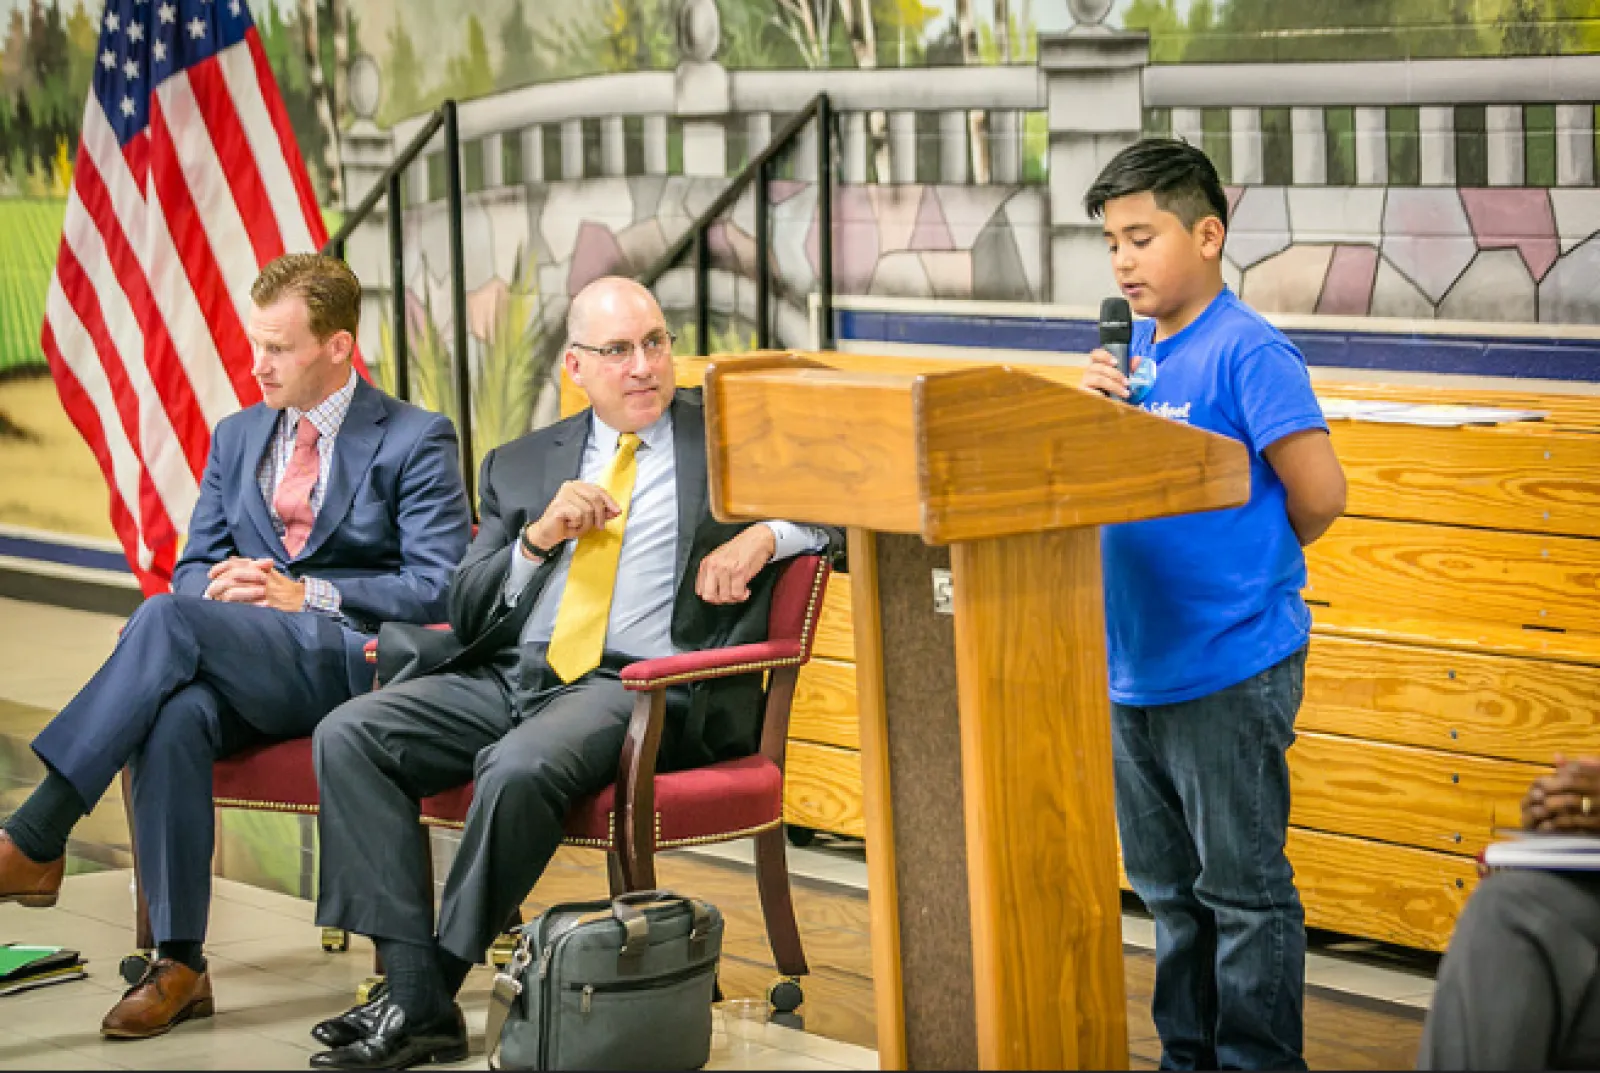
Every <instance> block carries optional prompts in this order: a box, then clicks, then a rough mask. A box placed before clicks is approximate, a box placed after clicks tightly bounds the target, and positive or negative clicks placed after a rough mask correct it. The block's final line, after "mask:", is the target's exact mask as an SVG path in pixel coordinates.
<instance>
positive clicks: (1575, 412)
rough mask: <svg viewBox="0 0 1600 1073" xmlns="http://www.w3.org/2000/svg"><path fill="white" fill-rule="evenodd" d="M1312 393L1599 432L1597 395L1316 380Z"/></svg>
mask: <svg viewBox="0 0 1600 1073" xmlns="http://www.w3.org/2000/svg"><path fill="white" fill-rule="evenodd" d="M1312 388H1313V389H1314V390H1315V391H1316V393H1317V394H1318V395H1319V396H1321V397H1323V398H1328V399H1373V400H1377V401H1380V402H1428V403H1437V404H1439V405H1443V406H1489V407H1495V408H1503V409H1508V410H1542V411H1544V412H1545V413H1548V414H1549V415H1550V416H1549V417H1548V418H1547V419H1545V420H1544V421H1540V422H1536V423H1535V424H1536V426H1537V427H1544V428H1555V427H1563V426H1565V427H1572V428H1600V395H1595V394H1585V393H1579V392H1556V391H1545V392H1534V391H1501V390H1498V389H1490V390H1484V389H1482V388H1441V387H1434V386H1433V385H1431V384H1430V385H1420V384H1378V383H1367V382H1364V381H1354V380H1334V379H1330V378H1325V377H1316V378H1315V379H1314V380H1313V382H1312Z"/></svg>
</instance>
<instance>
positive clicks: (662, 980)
mask: <svg viewBox="0 0 1600 1073" xmlns="http://www.w3.org/2000/svg"><path fill="white" fill-rule="evenodd" d="M716 971H717V966H716V963H715V962H711V961H706V962H702V963H701V964H699V965H693V966H690V967H689V968H687V969H679V970H678V971H677V972H671V973H667V974H666V975H665V976H652V977H651V978H650V979H648V980H621V981H618V982H617V983H613V984H598V985H596V984H568V985H567V986H566V990H568V991H577V992H579V993H580V994H582V996H583V998H582V1000H581V1001H580V1002H579V1003H578V1012H580V1013H589V1012H590V1010H591V1009H592V1008H593V1004H594V996H595V995H596V994H602V995H608V994H616V993H618V992H627V991H655V990H657V989H659V988H663V987H671V986H672V985H673V984H680V983H683V982H684V981H685V980H692V979H694V978H695V977H696V976H704V975H706V974H708V973H714V972H716Z"/></svg>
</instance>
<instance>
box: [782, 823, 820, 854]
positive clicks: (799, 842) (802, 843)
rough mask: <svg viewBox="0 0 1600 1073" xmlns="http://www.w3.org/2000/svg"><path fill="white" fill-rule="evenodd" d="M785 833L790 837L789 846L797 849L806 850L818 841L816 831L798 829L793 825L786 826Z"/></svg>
mask: <svg viewBox="0 0 1600 1073" xmlns="http://www.w3.org/2000/svg"><path fill="white" fill-rule="evenodd" d="M783 833H784V834H786V835H788V836H789V845H791V846H793V847H794V848H795V849H805V848H806V847H807V846H809V845H811V843H813V842H815V841H816V840H817V832H816V831H814V830H812V829H811V828H809V827H797V826H796V825H794V824H792V823H790V824H784V826H783Z"/></svg>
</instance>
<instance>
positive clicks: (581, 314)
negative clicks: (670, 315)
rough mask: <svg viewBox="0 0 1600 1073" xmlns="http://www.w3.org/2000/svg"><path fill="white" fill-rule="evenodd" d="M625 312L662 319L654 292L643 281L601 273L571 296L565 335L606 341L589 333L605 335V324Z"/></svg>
mask: <svg viewBox="0 0 1600 1073" xmlns="http://www.w3.org/2000/svg"><path fill="white" fill-rule="evenodd" d="M625 313H644V314H645V315H646V316H650V315H653V316H654V318H655V319H656V320H662V319H663V318H662V316H661V307H660V306H659V305H657V304H656V296H655V295H653V294H651V293H650V289H649V288H648V287H646V286H644V284H642V283H639V282H637V281H635V280H631V279H629V278H628V277H626V276H602V277H600V278H599V279H597V280H595V281H594V282H593V283H591V284H589V285H588V286H587V287H585V288H583V290H581V291H579V292H578V293H577V294H576V295H574V296H573V299H572V305H571V306H569V307H568V308H567V339H568V340H569V341H571V342H575V343H589V344H591V345H598V344H599V343H603V342H606V341H607V340H606V339H599V338H591V336H595V335H596V334H597V333H598V334H599V335H605V334H606V327H605V326H606V325H607V324H608V323H611V322H614V321H616V320H618V319H619V318H621V317H622V316H623V315H624V314H625Z"/></svg>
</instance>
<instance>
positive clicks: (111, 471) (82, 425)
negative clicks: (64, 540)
mask: <svg viewBox="0 0 1600 1073" xmlns="http://www.w3.org/2000/svg"><path fill="white" fill-rule="evenodd" d="M45 306H46V309H47V310H48V311H49V312H48V319H47V320H46V321H45V327H46V329H47V330H50V331H51V332H52V333H53V334H52V339H57V340H59V341H60V344H61V349H60V351H59V357H60V358H61V366H62V369H63V370H65V371H66V372H68V373H69V374H71V376H72V377H73V379H74V380H75V381H76V383H77V384H78V385H79V387H80V389H81V390H82V392H83V396H82V401H83V404H84V405H83V406H82V407H80V408H79V409H78V410H77V411H76V412H74V411H73V410H70V409H69V410H68V413H69V414H70V415H71V416H72V418H73V423H74V424H76V425H77V426H78V428H79V430H80V431H82V432H83V433H84V437H85V438H86V439H87V440H89V446H90V448H91V449H94V448H95V447H96V446H98V447H99V449H100V450H101V451H103V452H104V453H105V456H106V470H107V484H108V485H109V486H110V489H111V493H112V495H113V496H114V497H116V499H117V501H118V502H120V503H121V504H122V505H123V509H124V512H125V513H126V514H127V517H128V524H129V525H130V526H131V527H132V530H133V538H134V539H133V540H132V541H131V542H129V541H127V540H125V541H124V542H123V544H124V547H127V548H128V551H129V560H130V565H131V566H133V568H134V569H135V570H144V569H147V568H148V567H149V566H150V561H151V556H150V549H149V547H148V546H147V544H146V543H145V538H144V533H143V531H142V529H141V527H140V526H139V522H138V519H137V518H136V517H134V515H133V511H132V505H134V504H137V502H138V497H139V460H138V459H137V458H135V457H134V454H133V449H132V447H130V446H129V444H128V440H127V437H126V436H124V435H123V434H122V428H121V425H120V423H119V422H118V421H117V420H116V419H115V418H116V403H115V402H113V401H112V398H111V385H110V383H109V382H108V381H107V380H106V374H105V370H104V369H102V368H101V367H100V365H99V363H98V362H97V361H95V359H94V340H93V339H91V338H89V333H88V332H87V331H86V330H85V329H84V326H83V322H82V321H80V320H79V319H78V314H77V313H76V312H74V311H73V308H72V303H71V302H69V301H68V300H67V295H66V292H64V291H63V290H62V289H61V281H60V279H59V278H57V279H52V280H51V281H50V290H49V292H48V293H47V294H46V296H45ZM73 355H77V356H76V357H74V356H73ZM84 355H88V361H84V360H83V356H84ZM60 383H61V381H60V380H59V379H58V380H57V385H58V391H59V384H60ZM63 402H64V404H71V403H72V399H71V398H70V397H69V398H66V399H64V400H63ZM108 415H109V419H108Z"/></svg>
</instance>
